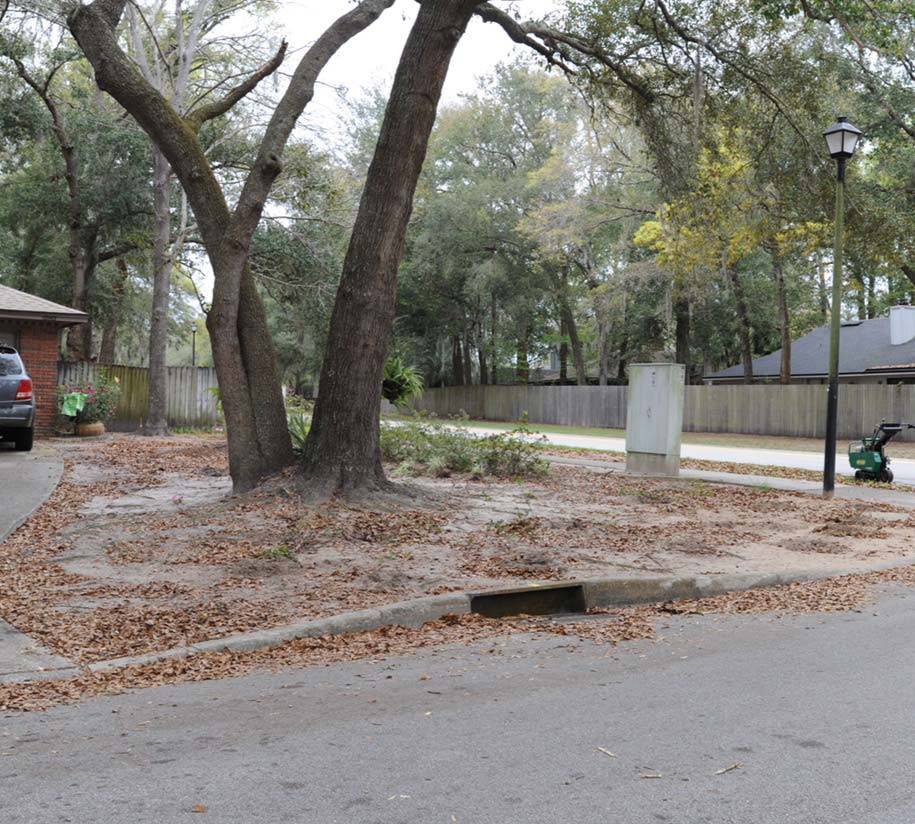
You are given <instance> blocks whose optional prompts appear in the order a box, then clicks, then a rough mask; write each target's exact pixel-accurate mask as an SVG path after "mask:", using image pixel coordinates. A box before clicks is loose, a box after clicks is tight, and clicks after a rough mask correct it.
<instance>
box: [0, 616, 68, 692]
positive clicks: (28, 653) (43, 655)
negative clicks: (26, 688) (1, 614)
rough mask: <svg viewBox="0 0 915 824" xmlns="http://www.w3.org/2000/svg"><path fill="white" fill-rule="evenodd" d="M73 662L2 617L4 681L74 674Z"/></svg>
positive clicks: (0, 650)
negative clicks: (46, 647)
mask: <svg viewBox="0 0 915 824" xmlns="http://www.w3.org/2000/svg"><path fill="white" fill-rule="evenodd" d="M75 672H76V667H75V666H74V664H73V662H72V661H69V660H67V659H66V658H62V657H61V656H60V655H55V654H54V653H53V652H51V651H50V650H48V649H45V648H44V647H43V646H41V644H39V643H38V642H37V641H35V640H34V639H32V638H29V636H28V635H24V634H23V633H21V632H19V630H17V629H16V628H15V627H12V626H10V625H9V624H8V623H6V621H4V620H3V619H2V618H0V683H4V682H8V681H25V680H35V679H37V678H42V677H54V676H56V677H64V676H69V675H73V674H75Z"/></svg>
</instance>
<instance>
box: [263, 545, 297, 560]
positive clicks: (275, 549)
mask: <svg viewBox="0 0 915 824" xmlns="http://www.w3.org/2000/svg"><path fill="white" fill-rule="evenodd" d="M260 557H261V558H265V559H266V560H268V561H292V560H294V559H295V553H294V552H293V551H292V550H291V549H290V548H289V547H288V546H286V545H285V544H280V545H279V546H272V547H269V548H268V549H265V550H264V551H263V552H261V554H260Z"/></svg>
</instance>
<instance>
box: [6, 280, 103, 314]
mask: <svg viewBox="0 0 915 824" xmlns="http://www.w3.org/2000/svg"><path fill="white" fill-rule="evenodd" d="M0 318H15V319H17V320H30V319H35V320H56V321H62V322H65V323H84V322H85V321H87V320H88V319H89V316H88V315H87V314H86V313H85V312H80V311H79V309H73V308H72V307H70V306H63V305H61V304H60V303H54V302H53V301H50V300H45V299H44V298H40V297H38V296H37V295H30V294H29V293H28V292H20V291H19V290H18V289H13V288H12V287H10V286H3V285H2V284H0Z"/></svg>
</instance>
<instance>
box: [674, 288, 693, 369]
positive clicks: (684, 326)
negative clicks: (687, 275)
mask: <svg viewBox="0 0 915 824" xmlns="http://www.w3.org/2000/svg"><path fill="white" fill-rule="evenodd" d="M690 322H691V317H690V305H689V299H688V298H685V297H682V296H679V295H678V296H677V297H676V298H675V299H674V338H675V344H674V346H675V348H674V352H675V355H674V358H675V360H676V362H677V363H682V364H683V365H684V366H685V367H686V382H687V383H689V339H690Z"/></svg>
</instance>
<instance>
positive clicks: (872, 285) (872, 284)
mask: <svg viewBox="0 0 915 824" xmlns="http://www.w3.org/2000/svg"><path fill="white" fill-rule="evenodd" d="M866 277H867V319H868V320H873V319H874V318H875V317H877V276H876V275H875V274H873V273H870V274H868V275H867V276H866Z"/></svg>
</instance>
